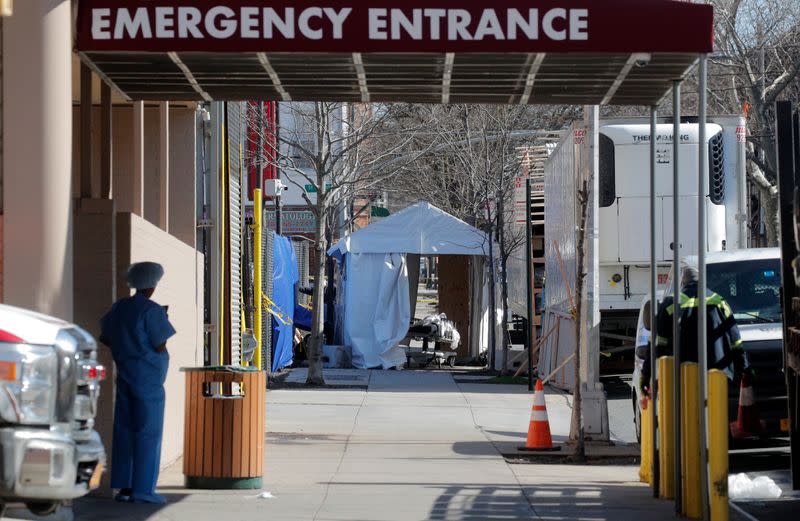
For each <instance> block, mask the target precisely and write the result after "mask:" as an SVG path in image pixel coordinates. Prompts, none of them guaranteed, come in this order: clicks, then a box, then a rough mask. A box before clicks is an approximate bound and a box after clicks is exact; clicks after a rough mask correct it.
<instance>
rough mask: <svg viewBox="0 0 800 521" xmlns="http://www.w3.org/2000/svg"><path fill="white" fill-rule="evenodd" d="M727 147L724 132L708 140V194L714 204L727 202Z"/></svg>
mask: <svg viewBox="0 0 800 521" xmlns="http://www.w3.org/2000/svg"><path fill="white" fill-rule="evenodd" d="M724 152H725V149H724V148H723V146H722V132H719V133H718V134H716V135H715V136H713V137H712V138H711V139H709V140H708V194H709V198H710V199H711V202H712V203H714V204H723V203H724V202H725V168H724V163H725V154H724Z"/></svg>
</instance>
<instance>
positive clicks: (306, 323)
mask: <svg viewBox="0 0 800 521" xmlns="http://www.w3.org/2000/svg"><path fill="white" fill-rule="evenodd" d="M294 327H296V328H297V329H302V330H303V331H311V310H310V309H307V308H304V307H303V306H301V305H300V304H295V306H294Z"/></svg>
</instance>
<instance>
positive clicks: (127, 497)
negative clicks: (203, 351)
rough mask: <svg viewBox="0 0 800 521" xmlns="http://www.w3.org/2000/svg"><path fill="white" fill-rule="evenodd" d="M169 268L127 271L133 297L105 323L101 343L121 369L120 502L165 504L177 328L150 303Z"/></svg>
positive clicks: (115, 463) (116, 460)
mask: <svg viewBox="0 0 800 521" xmlns="http://www.w3.org/2000/svg"><path fill="white" fill-rule="evenodd" d="M163 275H164V268H162V267H161V265H160V264H158V263H155V262H139V263H136V264H133V265H131V267H130V268H129V269H128V274H127V277H126V279H127V282H128V286H129V287H130V288H133V289H135V290H136V293H135V294H134V295H133V296H132V297H126V298H123V299H120V300H118V301H117V302H115V303H114V305H113V307H112V308H111V311H109V312H108V313H107V314H106V315H105V316H104V317H103V319H102V321H101V326H102V334H101V336H100V341H101V342H103V343H104V344H105V345H107V346H108V347H110V348H111V353H112V355H113V357H114V364H115V365H116V368H117V382H116V383H117V395H116V403H115V407H114V445H113V448H112V459H111V487H112V488H114V489H118V490H119V493H118V494H117V496H116V499H117V501H123V502H138V503H156V504H162V503H165V502H166V500H165V499H164V497H163V496H161V495H159V494H156V492H155V489H156V481H158V471H159V466H160V463H161V438H162V435H163V431H164V398H165V395H164V380H165V379H166V377H167V368H168V367H169V355H168V354H167V340H168V339H169V338H170V337H171V336H172V335H174V334H175V328H173V327H172V324H170V322H169V318H167V310H166V308H164V307H163V306H160V305H158V304H156V303H155V302H153V301H152V300H151V297H152V296H153V293H154V292H155V288H156V286H157V285H158V282H159V281H160V280H161V277H162V276H163Z"/></svg>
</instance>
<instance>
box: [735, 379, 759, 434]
mask: <svg viewBox="0 0 800 521" xmlns="http://www.w3.org/2000/svg"><path fill="white" fill-rule="evenodd" d="M761 427H762V425H761V421H760V420H759V416H758V408H757V407H756V395H755V393H754V392H753V384H752V382H751V378H750V375H749V374H747V373H745V374H744V376H742V384H741V386H740V387H739V415H738V418H737V419H736V421H735V422H731V436H733V438H734V439H737V440H738V439H742V438H748V437H752V436H757V435H758V434H759V433H760V432H761Z"/></svg>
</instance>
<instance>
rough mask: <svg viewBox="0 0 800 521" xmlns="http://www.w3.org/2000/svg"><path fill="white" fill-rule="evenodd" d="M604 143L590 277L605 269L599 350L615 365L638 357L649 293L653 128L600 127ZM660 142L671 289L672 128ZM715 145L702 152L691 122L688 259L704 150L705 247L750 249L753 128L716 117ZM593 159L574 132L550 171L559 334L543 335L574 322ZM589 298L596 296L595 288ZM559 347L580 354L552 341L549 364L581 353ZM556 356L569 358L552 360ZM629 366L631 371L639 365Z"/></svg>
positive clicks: (663, 245) (659, 197)
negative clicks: (747, 132) (749, 144)
mask: <svg viewBox="0 0 800 521" xmlns="http://www.w3.org/2000/svg"><path fill="white" fill-rule="evenodd" d="M598 134H599V135H598V149H597V155H598V158H599V162H598V168H597V176H598V183H597V184H598V185H599V189H598V191H597V192H598V193H597V197H596V198H595V199H594V200H595V201H596V207H594V208H590V209H589V211H590V215H592V214H593V216H594V217H595V219H596V222H597V223H598V225H597V227H596V229H597V240H596V241H592V239H593V238H594V237H593V234H592V233H591V229H590V231H589V232H590V233H588V234H587V249H588V256H587V259H586V270H587V271H589V270H591V269H592V266H593V265H599V273H597V274H596V275H595V276H596V277H597V278H598V279H599V280H598V281H597V283H596V286H595V287H596V288H598V290H599V309H600V328H599V329H600V340H599V341H600V349H601V351H603V352H605V353H606V355H614V356H606V357H604V360H605V361H606V362H609V361H612V360H615V359H618V358H616V356H617V355H619V354H626V355H627V354H632V352H633V347H634V342H635V335H636V321H637V315H638V311H639V307H640V304H641V302H642V299H643V298H644V297H645V296H646V295H647V294H648V293H649V290H650V278H649V273H650V198H649V197H650V181H649V177H650V176H649V171H650V146H649V145H650V125H649V121H648V120H646V119H644V118H640V119H635V118H634V119H607V120H600V123H599V126H598ZM656 136H657V138H656V139H657V142H656V216H657V228H656V238H655V239H656V256H657V259H658V273H659V277H658V279H659V284H663V283H665V282H666V277H667V273H668V271H669V267H670V263H671V261H672V258H673V248H675V245H674V244H673V161H672V155H673V146H672V143H673V124H672V121H671V120H670V119H663V118H662V119H660V120H659V122H658V125H657V133H656ZM706 136H707V139H706V141H705V142H704V143H702V144H700V143H698V125H697V124H696V123H694V122H693V121H692V119H691V118H686V119H684V120H682V122H681V125H680V136H679V139H680V150H679V152H680V153H679V162H680V165H679V166H680V168H679V193H678V211H679V217H680V229H679V237H680V243H681V244H680V252H681V255H693V254H696V253H697V249H698V244H697V205H698V200H697V198H698V179H697V175H698V150H699V146H704V147H707V149H708V158H709V168H708V180H707V182H706V187H707V190H706V191H705V193H704V194H702V196H703V197H704V198H705V200H706V208H707V215H708V228H707V233H706V240H705V244H703V245H702V247H704V248H705V249H706V251H709V252H715V251H724V250H730V249H737V248H745V247H746V246H747V233H746V227H745V226H746V211H747V210H746V198H745V193H746V185H745V175H744V171H745V170H744V168H745V164H744V158H745V153H744V152H745V150H744V119H743V118H741V117H738V116H718V117H710V118H709V119H708V125H707V130H706ZM591 152H592V150H591V149H590V143H589V140H588V139H587V131H586V128H585V127H584V126H583V125H582V123H575V124H573V125H572V127H571V128H570V131H569V132H568V133H567V134H565V137H564V138H563V139H562V140H561V142H560V143H559V144H558V146H557V147H556V149H555V150H554V151H553V153H552V155H551V156H550V157H549V159H548V161H547V163H546V165H545V242H546V245H545V246H546V249H545V266H546V283H545V297H546V303H545V306H546V310H547V314H550V315H552V316H551V317H550V320H548V319H547V317H546V319H545V322H546V323H547V322H549V324H550V325H549V326H548V325H547V324H544V325H543V330H544V329H545V328H552V327H553V323H554V321H555V320H557V319H558V317H559V316H561V317H566V318H569V315H570V314H571V309H570V307H571V304H570V293H572V295H573V297H572V298H573V301H574V293H575V273H576V266H577V259H576V249H577V243H578V234H577V228H578V224H579V222H580V216H579V212H580V205H579V203H578V197H577V193H578V190H579V189H580V188H581V186H582V183H583V180H584V179H588V178H589V176H590V174H589V168H588V167H587V166H588V164H589V160H590V157H591V156H590V154H591ZM589 200H590V201H592V198H590V199H589ZM591 220H592V219H591V218H590V221H591ZM590 225H591V223H590ZM593 256H597V257H599V259H598V261H599V262H597V263H595V262H594V258H593ZM589 291H590V293H592V290H591V288H590V290H589ZM593 297H594V295H590V298H593ZM543 333H544V331H543ZM565 335H566V336H565ZM570 335H572V339H569V336H570ZM559 344H562V347H564V346H563V345H565V344H572V345H574V333H569V332H567V333H562V334H561V338H560V339H559V338H558V336H557V335H551V336H550V337H549V339H548V342H547V346H545V348H544V349H543V355H544V357H545V359H546V360H545V362H546V363H548V364H550V365H554V366H556V367H557V364H555V362H557V361H558V360H561V359H563V358H564V356H565V355H568V354H569V353H571V352H572V350H571V348H570V349H567V348H566V347H564V349H559V348H558V345H559ZM554 348H556V349H557V350H559V351H564V353H557V356H552V355H553V349H554ZM546 351H550V353H549V354H548V353H547V352H546ZM625 358H628V359H629V360H628V362H632V356H626V357H625ZM626 363H627V362H626ZM540 369H541V368H540ZM545 369H546V368H545ZM565 369H566V368H565ZM620 369H622V368H620ZM540 372H541V371H540ZM567 373H569V371H564V382H563V383H564V384H565V385H568V383H569V381H570V380H571V379H570V378H569V377H568V375H567ZM556 381H557V380H556Z"/></svg>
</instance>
